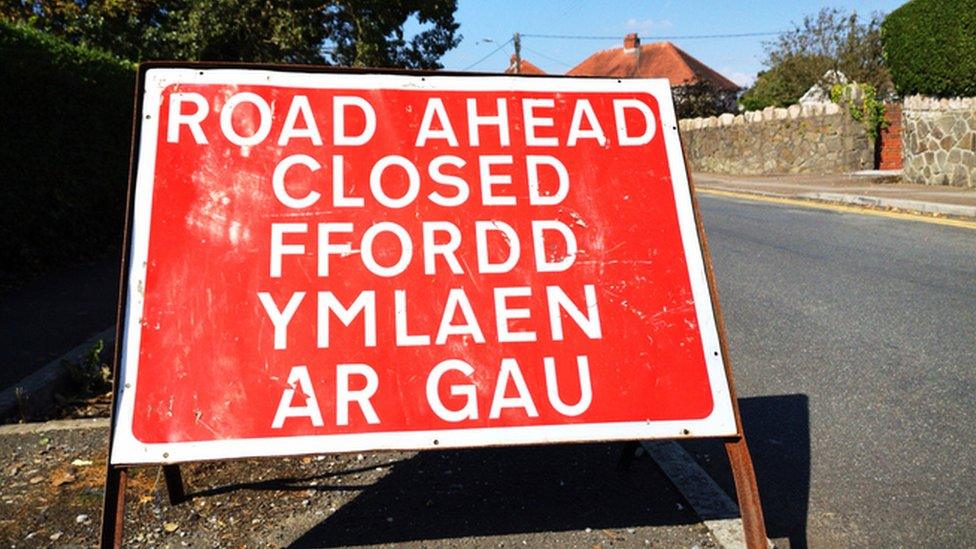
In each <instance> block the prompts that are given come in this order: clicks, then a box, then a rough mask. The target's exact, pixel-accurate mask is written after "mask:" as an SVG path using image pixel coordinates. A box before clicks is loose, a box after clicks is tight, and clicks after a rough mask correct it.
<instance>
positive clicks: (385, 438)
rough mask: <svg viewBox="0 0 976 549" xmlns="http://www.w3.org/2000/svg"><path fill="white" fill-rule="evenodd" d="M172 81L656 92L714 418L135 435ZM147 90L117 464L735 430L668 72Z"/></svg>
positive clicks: (380, 77) (355, 77)
mask: <svg viewBox="0 0 976 549" xmlns="http://www.w3.org/2000/svg"><path fill="white" fill-rule="evenodd" d="M176 83H184V84H231V85H273V86H280V87H296V88H312V89H315V88H328V89H394V90H437V91H537V92H639V93H647V94H649V95H651V96H653V97H654V98H655V99H656V100H657V102H658V105H659V107H660V114H661V121H660V123H661V127H662V130H663V137H664V142H665V147H666V150H667V158H668V163H669V164H670V168H671V181H672V184H673V190H674V197H675V202H676V207H677V213H678V224H679V229H680V233H681V238H682V242H683V245H684V252H685V258H686V260H687V265H688V272H689V277H690V282H691V290H692V296H693V298H694V300H695V312H696V314H697V317H698V326H699V331H700V334H701V341H702V345H703V352H704V354H705V357H704V358H705V364H706V370H707V373H708V382H709V384H710V386H711V389H712V402H713V404H714V406H713V409H712V412H711V414H710V415H709V416H708V417H705V418H702V419H696V420H669V421H652V420H647V421H630V422H614V423H581V424H556V425H532V426H521V427H478V428H467V429H466V428H458V429H443V430H429V431H394V432H369V433H358V434H333V435H314V436H283V437H266V438H247V439H235V440H213V441H204V442H175V443H144V442H142V441H140V440H138V439H137V438H136V437H135V435H134V434H133V432H132V421H133V415H134V414H133V412H134V406H135V402H134V401H135V389H136V377H137V376H136V374H137V371H138V368H139V348H140V347H139V345H140V337H141V332H142V330H141V326H140V320H141V318H142V311H143V306H144V295H143V291H142V290H143V288H145V280H146V264H147V257H148V247H149V237H150V235H149V226H150V215H151V212H152V197H153V183H154V181H153V176H154V174H155V165H156V142H157V140H158V131H159V116H160V107H161V104H162V92H163V90H164V89H165V88H166V87H167V86H169V85H171V84H176ZM144 86H145V87H144V89H143V90H142V91H143V96H142V98H141V99H142V120H141V121H140V122H141V126H140V132H139V136H138V139H139V140H140V141H139V154H138V159H137V162H138V165H137V170H136V183H135V198H134V203H133V209H132V212H133V213H132V227H131V232H130V239H131V243H130V250H129V263H128V270H129V273H128V277H127V284H128V286H127V291H126V296H127V299H126V303H125V311H124V318H123V322H124V326H125V329H124V330H123V336H122V342H121V345H122V349H121V354H120V357H121V363H120V365H119V378H120V380H121V383H119V394H118V395H117V402H116V411H115V414H116V415H115V421H114V433H113V444H112V455H111V460H110V461H111V463H112V464H113V465H137V464H150V463H180V462H188V461H205V460H216V459H234V458H246V457H259V456H269V457H270V456H291V455H305V454H323V453H340V452H361V451H369V450H419V449H435V448H464V447H479V446H502V445H504V446H508V445H520V444H544V443H558V442H591V441H609V440H631V439H662V438H668V439H677V438H688V437H725V436H733V435H736V434H737V430H736V424H735V416H734V413H733V407H732V400H731V396H730V393H729V382H728V379H727V378H726V372H725V365H724V362H723V356H722V353H721V348H720V344H719V335H718V330H717V326H716V322H715V316H714V309H713V307H712V300H711V293H710V291H709V287H708V281H707V277H706V275H705V263H704V257H703V253H702V248H701V243H700V242H699V239H698V230H697V227H696V225H695V215H694V209H693V207H692V200H691V194H690V191H689V185H688V174H687V172H686V170H685V163H684V157H683V155H682V152H681V143H680V140H679V137H678V124H677V119H676V117H675V113H674V106H673V103H672V100H671V88H670V86H669V84H668V81H667V80H664V79H614V78H546V77H533V78H521V77H511V76H416V75H396V74H352V73H338V72H336V73H329V72H312V71H301V70H300V69H298V70H274V69H238V68H170V67H166V68H149V69H147V70H146V72H145V79H144Z"/></svg>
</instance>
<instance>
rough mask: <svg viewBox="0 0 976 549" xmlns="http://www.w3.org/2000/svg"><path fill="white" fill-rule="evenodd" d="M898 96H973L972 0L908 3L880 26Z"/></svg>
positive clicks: (975, 27)
mask: <svg viewBox="0 0 976 549" xmlns="http://www.w3.org/2000/svg"><path fill="white" fill-rule="evenodd" d="M881 36H882V43H883V45H884V54H885V60H886V61H887V64H888V68H889V69H890V70H891V76H892V79H893V80H894V83H895V88H896V89H897V90H898V92H899V93H901V94H902V95H913V94H923V95H933V96H937V97H955V96H976V0H951V1H950V0H912V1H911V2H908V3H907V4H905V5H903V6H902V7H900V8H898V9H897V10H895V11H893V12H891V13H890V14H889V15H888V17H887V18H885V21H884V24H883V25H882V26H881Z"/></svg>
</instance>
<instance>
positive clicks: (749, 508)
mask: <svg viewBox="0 0 976 549" xmlns="http://www.w3.org/2000/svg"><path fill="white" fill-rule="evenodd" d="M725 452H726V453H727V454H728V456H729V464H730V465H731V467H732V479H733V480H734V481H735V494H736V497H737V498H738V500H739V514H740V515H741V516H742V529H743V530H744V533H745V538H746V546H747V547H749V549H765V548H766V547H767V546H768V545H767V544H768V542H767V541H766V526H765V523H764V522H763V513H762V504H761V503H760V502H759V486H758V485H757V484H756V473H755V470H754V469H753V468H752V457H751V456H750V455H749V447H748V446H746V438H745V437H744V436H741V437H738V438H735V439H731V440H727V441H725Z"/></svg>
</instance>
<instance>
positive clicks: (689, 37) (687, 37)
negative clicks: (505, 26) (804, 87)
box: [522, 32, 782, 40]
mask: <svg viewBox="0 0 976 549" xmlns="http://www.w3.org/2000/svg"><path fill="white" fill-rule="evenodd" d="M780 34H782V32H739V33H729V34H675V35H671V36H645V37H643V38H649V39H654V40H703V39H707V38H747V37H753V36H778V35H780ZM522 36H523V37H525V38H555V39H559V40H619V39H620V36H584V35H574V34H524V33H523V34H522Z"/></svg>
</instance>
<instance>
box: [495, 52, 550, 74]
mask: <svg viewBox="0 0 976 549" xmlns="http://www.w3.org/2000/svg"><path fill="white" fill-rule="evenodd" d="M505 74H546V71H544V70H542V69H540V68H539V67H537V66H535V65H533V64H532V63H529V62H528V61H526V60H525V59H522V60H521V62H520V63H519V71H518V73H516V72H515V56H514V55H513V56H512V59H511V60H510V61H509V63H508V68H507V69H505Z"/></svg>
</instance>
